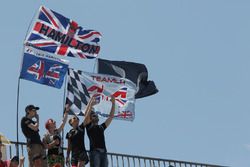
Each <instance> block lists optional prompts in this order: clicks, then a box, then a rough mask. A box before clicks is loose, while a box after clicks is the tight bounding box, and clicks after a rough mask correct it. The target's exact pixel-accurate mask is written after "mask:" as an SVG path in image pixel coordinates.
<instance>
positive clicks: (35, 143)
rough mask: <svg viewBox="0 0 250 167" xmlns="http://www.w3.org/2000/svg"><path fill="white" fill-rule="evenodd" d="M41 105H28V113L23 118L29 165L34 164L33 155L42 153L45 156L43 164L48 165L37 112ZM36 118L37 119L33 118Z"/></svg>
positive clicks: (45, 166)
mask: <svg viewBox="0 0 250 167" xmlns="http://www.w3.org/2000/svg"><path fill="white" fill-rule="evenodd" d="M37 110H39V107H35V106H34V105H28V106H26V108H25V112H26V115H25V116H24V117H23V118H22V120H21V128H22V132H23V134H24V136H25V137H26V140H27V151H28V159H29V167H32V166H33V161H32V158H33V155H35V154H40V155H42V157H43V161H42V166H41V167H47V161H46V155H45V149H44V146H43V143H42V141H41V138H40V135H39V115H38V114H37ZM33 118H35V120H36V121H33V120H32V119H33Z"/></svg>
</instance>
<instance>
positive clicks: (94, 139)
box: [86, 123, 107, 152]
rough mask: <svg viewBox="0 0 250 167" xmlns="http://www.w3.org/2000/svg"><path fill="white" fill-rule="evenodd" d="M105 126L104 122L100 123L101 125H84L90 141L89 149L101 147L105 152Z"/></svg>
mask: <svg viewBox="0 0 250 167" xmlns="http://www.w3.org/2000/svg"><path fill="white" fill-rule="evenodd" d="M106 128H107V127H106V124H105V123H102V124H101V125H94V124H92V123H89V124H88V125H87V126H86V129H87V134H88V137H89V143H90V151H93V150H98V149H101V150H104V151H105V152H107V149H106V145H105V137H104V130H105V129H106Z"/></svg>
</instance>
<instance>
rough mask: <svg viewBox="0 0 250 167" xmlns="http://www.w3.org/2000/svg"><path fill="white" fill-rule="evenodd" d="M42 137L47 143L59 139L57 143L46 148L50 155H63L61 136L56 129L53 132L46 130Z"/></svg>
mask: <svg viewBox="0 0 250 167" xmlns="http://www.w3.org/2000/svg"><path fill="white" fill-rule="evenodd" d="M43 139H44V141H45V142H46V143H47V144H50V143H51V142H53V141H54V140H56V139H58V140H59V144H58V145H55V146H53V147H52V148H50V149H48V155H52V154H54V155H63V148H62V146H61V136H60V134H59V132H58V130H57V129H56V130H55V134H50V133H48V132H47V133H46V134H45V135H44V138H43Z"/></svg>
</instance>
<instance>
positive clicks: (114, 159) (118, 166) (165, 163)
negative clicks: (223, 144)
mask: <svg viewBox="0 0 250 167" xmlns="http://www.w3.org/2000/svg"><path fill="white" fill-rule="evenodd" d="M11 143H12V145H9V146H7V148H6V149H7V154H8V156H9V157H12V156H13V155H16V153H17V148H19V149H20V152H19V154H21V155H24V154H25V152H26V143H24V142H18V143H17V142H14V141H12V142H11ZM19 149H18V150H19ZM108 159H109V167H226V166H220V165H212V164H205V163H196V162H187V161H179V160H171V159H161V158H153V157H145V156H137V155H128V154H118V153H111V152H108ZM87 166H88V165H87Z"/></svg>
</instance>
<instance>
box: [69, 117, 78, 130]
mask: <svg viewBox="0 0 250 167" xmlns="http://www.w3.org/2000/svg"><path fill="white" fill-rule="evenodd" d="M69 124H70V126H72V127H74V128H75V127H77V126H78V125H79V118H78V117H77V116H76V115H74V116H73V117H71V118H70V119H69Z"/></svg>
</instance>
